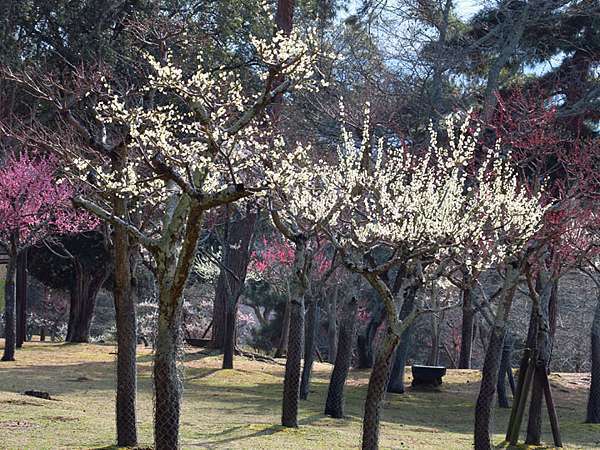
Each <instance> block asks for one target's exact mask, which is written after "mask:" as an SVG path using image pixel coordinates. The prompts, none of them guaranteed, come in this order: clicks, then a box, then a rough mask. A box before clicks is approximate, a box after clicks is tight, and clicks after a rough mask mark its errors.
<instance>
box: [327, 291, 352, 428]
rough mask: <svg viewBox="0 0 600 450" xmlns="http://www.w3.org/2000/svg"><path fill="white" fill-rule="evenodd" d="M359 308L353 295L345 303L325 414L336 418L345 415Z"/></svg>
mask: <svg viewBox="0 0 600 450" xmlns="http://www.w3.org/2000/svg"><path fill="white" fill-rule="evenodd" d="M357 310H358V301H357V300H356V298H355V297H352V298H351V299H350V300H349V301H348V302H347V303H346V304H345V305H344V310H343V313H342V323H341V325H340V333H339V337H338V348H337V352H336V356H335V364H334V366H333V371H332V372H331V379H330V380H329V388H328V390H327V401H326V403H325V414H327V415H329V416H331V417H334V418H336V419H341V418H342V417H344V385H345V384H346V378H347V377H348V370H349V369H350V362H351V361H352V349H353V348H354V338H355V336H356V328H357V326H356V322H357V320H356V312H357Z"/></svg>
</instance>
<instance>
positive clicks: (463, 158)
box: [274, 108, 543, 449]
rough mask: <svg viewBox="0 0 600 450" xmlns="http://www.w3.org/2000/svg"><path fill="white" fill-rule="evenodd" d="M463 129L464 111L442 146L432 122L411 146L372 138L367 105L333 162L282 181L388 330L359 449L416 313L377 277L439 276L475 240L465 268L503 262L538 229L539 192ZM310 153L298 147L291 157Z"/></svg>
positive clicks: (368, 442)
mask: <svg viewBox="0 0 600 450" xmlns="http://www.w3.org/2000/svg"><path fill="white" fill-rule="evenodd" d="M470 125H471V120H470V115H469V114H467V115H466V116H465V117H464V118H463V117H461V115H459V114H455V115H451V116H449V117H448V118H447V120H446V133H447V144H445V145H441V144H439V143H438V135H437V133H436V132H435V131H434V130H433V128H431V129H430V143H429V147H428V149H427V150H426V151H424V152H417V151H416V150H415V149H413V148H410V147H404V146H400V145H397V144H395V143H394V141H392V140H389V141H388V142H386V141H385V140H383V139H379V140H378V141H377V142H376V143H373V139H372V133H371V132H370V131H369V130H370V126H369V111H368V108H367V111H366V112H365V123H364V126H363V130H362V140H361V142H358V143H357V142H356V140H355V139H354V137H353V136H352V135H351V133H350V132H348V131H347V130H343V132H342V142H343V144H342V145H340V147H339V151H338V155H337V159H336V160H335V161H332V162H326V161H323V160H319V161H318V164H317V168H318V169H317V170H315V168H314V166H312V165H311V163H310V162H309V161H305V162H304V163H300V162H295V163H294V164H291V163H290V166H294V167H305V168H307V169H306V170H303V171H300V172H298V173H296V174H295V176H294V177H286V181H287V182H288V183H287V185H286V187H285V190H286V192H285V196H284V198H285V199H286V201H287V210H288V211H291V212H293V213H294V215H295V217H303V218H304V220H306V221H307V222H308V223H310V224H311V226H313V227H317V228H318V229H319V230H320V231H321V232H324V233H326V235H327V236H328V237H329V239H330V240H331V242H332V243H333V244H334V246H335V247H336V248H337V250H338V251H339V252H340V254H341V256H342V257H343V259H344V263H345V265H346V267H347V268H349V269H350V270H351V271H354V272H357V273H359V274H361V275H362V276H363V277H364V278H365V279H366V281H368V282H369V284H370V285H371V286H372V287H373V288H374V289H375V290H376V291H377V293H378V294H379V297H380V300H381V301H382V303H383V305H384V309H385V317H386V322H387V326H386V330H385V333H384V337H383V340H382V343H381V345H380V348H379V350H378V352H377V355H376V359H375V363H374V366H373V370H372V373H371V378H370V380H369V387H368V393H367V399H366V402H365V413H364V422H363V443H362V445H363V448H365V449H374V448H377V446H378V435H379V417H380V412H381V407H382V401H383V395H384V391H385V386H386V384H387V382H388V378H389V373H390V370H391V364H392V356H393V353H394V350H395V349H396V346H397V345H398V343H399V340H400V336H401V334H402V331H403V330H404V329H405V328H406V327H407V326H409V325H410V323H411V322H412V321H414V319H415V318H416V317H417V315H418V314H419V312H422V311H423V308H422V307H415V308H413V310H412V311H411V312H410V313H409V314H408V315H407V316H406V318H405V319H404V320H402V321H400V320H399V319H398V309H397V302H400V303H401V301H402V296H403V289H400V292H399V295H398V297H399V298H394V295H393V294H392V291H391V289H390V287H389V286H388V285H387V284H386V283H385V282H384V278H383V275H384V273H386V272H387V271H389V270H390V269H391V268H394V267H404V268H406V267H409V266H410V267H411V270H408V271H406V273H415V269H416V273H418V272H419V271H422V267H423V266H424V264H428V265H429V267H428V272H430V273H434V274H435V273H440V274H441V272H442V270H443V267H442V266H439V267H437V268H436V267H431V264H436V261H438V263H437V264H438V265H439V261H446V260H448V259H449V258H447V256H448V255H450V254H451V253H457V252H458V253H460V252H464V253H465V254H466V253H467V252H468V251H469V250H468V249H469V248H472V246H469V245H467V244H468V243H471V242H473V241H476V242H479V243H480V247H481V248H482V249H483V250H482V252H481V254H480V255H476V256H475V255H469V254H467V256H465V257H464V264H465V265H466V266H467V267H468V268H470V270H474V269H478V270H480V269H481V268H483V267H485V266H488V265H491V264H496V263H501V262H503V261H504V260H505V259H506V258H507V257H509V256H510V255H512V254H513V253H514V252H516V251H518V250H519V249H520V248H521V247H522V246H523V244H524V243H525V242H526V241H527V240H528V238H529V237H530V236H531V235H532V234H533V233H534V232H535V231H536V229H537V227H538V223H539V221H540V218H541V217H542V214H543V208H542V207H541V206H540V203H539V198H538V197H535V196H533V197H532V196H530V195H528V193H527V192H525V191H524V190H523V189H521V188H520V187H519V185H518V183H517V178H516V175H515V172H514V171H513V169H512V168H511V166H510V163H509V161H508V159H507V158H503V157H502V156H501V155H500V154H499V151H498V146H496V147H494V148H491V149H488V150H480V148H479V146H478V140H477V135H478V130H471V129H470ZM482 152H483V156H480V155H479V153H482ZM308 153H309V152H307V151H306V150H302V147H299V148H298V150H297V152H296V153H295V154H294V153H291V154H290V158H293V157H294V155H295V157H297V159H301V158H306V155H307V154H308ZM291 180H293V181H294V182H293V183H290V182H289V181H291ZM274 217H275V218H276V219H277V216H274ZM276 223H277V220H276ZM295 223H297V221H296V222H295ZM280 228H281V227H280ZM292 238H296V236H295V235H294V234H290V239H292ZM297 248H298V245H297ZM298 263H299V264H303V263H304V262H302V261H298ZM430 276H431V275H430ZM406 282H407V284H410V280H406Z"/></svg>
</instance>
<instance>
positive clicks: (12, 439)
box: [0, 341, 600, 449]
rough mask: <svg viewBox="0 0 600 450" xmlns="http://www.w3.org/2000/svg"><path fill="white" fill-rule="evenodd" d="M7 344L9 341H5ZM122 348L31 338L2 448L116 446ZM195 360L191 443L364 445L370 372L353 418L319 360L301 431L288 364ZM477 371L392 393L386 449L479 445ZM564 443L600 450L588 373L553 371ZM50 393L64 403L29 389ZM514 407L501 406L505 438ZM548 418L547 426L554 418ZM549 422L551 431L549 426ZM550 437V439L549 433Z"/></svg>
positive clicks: (146, 382)
mask: <svg viewBox="0 0 600 450" xmlns="http://www.w3.org/2000/svg"><path fill="white" fill-rule="evenodd" d="M1 345H2V343H1V341H0V347H1ZM114 350H115V349H114V347H113V346H108V345H107V346H99V345H87V344H80V345H64V344H40V343H29V344H25V347H24V348H23V349H22V350H20V351H19V352H18V354H17V356H18V361H17V362H15V363H0V364H1V365H0V448H8V449H57V448H69V449H73V448H107V446H108V448H110V445H111V444H112V443H113V442H114V419H113V399H114V375H113V367H114V358H115V356H114V354H111V353H112V352H114ZM188 350H189V352H188V354H187V356H186V363H185V370H184V372H183V376H184V378H185V394H184V403H183V414H182V418H181V422H182V442H183V448H207V447H208V448H276V449H283V448H285V449H300V448H356V447H357V446H358V444H359V442H360V432H361V426H360V415H361V411H362V402H363V400H364V395H365V390H366V389H365V388H366V382H367V377H368V373H367V372H366V371H353V372H352V373H351V378H350V380H349V389H348V399H347V413H348V418H347V419H344V420H333V419H330V418H327V417H324V416H323V414H322V407H323V402H324V397H325V395H326V388H327V377H328V374H329V370H330V366H329V365H327V364H317V367H316V374H315V375H316V376H315V380H314V381H315V383H314V385H313V392H312V393H311V395H310V398H309V400H308V401H306V402H302V403H301V410H300V422H301V424H302V425H301V427H300V428H299V429H282V428H281V427H279V426H278V425H276V424H277V423H278V422H279V414H280V398H281V397H280V396H281V380H282V374H283V367H282V366H279V365H274V364H265V363H258V362H253V361H249V360H247V359H244V358H238V359H236V362H235V363H236V369H235V370H219V369H218V368H219V359H218V358H217V357H213V356H205V355H202V354H199V353H195V352H194V351H192V350H191V349H188ZM150 360H151V357H150V354H149V352H148V351H147V350H144V349H141V348H140V395H139V403H138V407H139V424H140V441H141V443H142V444H144V445H149V444H150V443H151V441H152V425H151V424H152V393H151V390H150V386H151V384H150V370H151V364H150ZM478 377H479V375H478V372H477V371H449V375H448V376H447V377H446V379H445V380H446V382H445V384H444V385H443V388H442V391H441V392H437V393H423V392H412V393H408V394H405V395H392V396H389V398H388V402H387V403H386V409H385V411H384V416H383V423H382V431H381V432H382V436H381V444H382V447H383V448H418V449H433V448H444V449H468V448H471V442H472V438H471V423H472V414H473V413H472V411H473V404H474V400H475V396H476V391H477V387H478V383H477V380H478ZM553 386H554V392H555V394H556V400H557V403H558V406H559V410H558V411H559V415H560V418H561V426H562V431H563V440H564V441H565V444H566V446H567V447H568V448H600V425H586V424H582V423H581V419H582V418H583V417H584V407H585V396H586V384H585V382H582V377H581V376H579V375H569V374H561V375H553ZM26 389H38V390H44V391H48V392H50V394H51V395H52V396H53V397H55V398H56V401H47V400H38V399H35V398H31V397H25V396H23V395H20V394H19V392H22V391H24V390H26ZM507 416H508V413H507V412H506V411H501V410H496V413H495V424H494V425H495V430H496V432H497V433H498V434H497V435H496V441H497V442H498V443H499V442H500V441H501V440H502V438H501V435H502V434H503V432H504V429H505V425H506V422H507ZM546 423H547V422H546ZM544 428H548V427H547V426H545V427H544ZM544 437H545V439H546V440H550V437H549V436H548V435H545V436H544Z"/></svg>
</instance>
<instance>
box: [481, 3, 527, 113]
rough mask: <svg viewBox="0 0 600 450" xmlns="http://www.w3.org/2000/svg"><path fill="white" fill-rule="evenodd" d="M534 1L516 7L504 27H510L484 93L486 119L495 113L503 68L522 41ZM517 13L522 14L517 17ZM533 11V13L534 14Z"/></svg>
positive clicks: (493, 64)
mask: <svg viewBox="0 0 600 450" xmlns="http://www.w3.org/2000/svg"><path fill="white" fill-rule="evenodd" d="M531 3H532V2H527V3H525V6H524V7H523V8H520V9H514V10H513V14H514V16H512V17H511V18H510V19H511V20H508V21H506V23H505V25H504V27H510V28H507V29H505V30H504V34H505V36H506V37H505V38H504V40H503V41H500V42H502V45H503V46H502V47H501V48H500V49H498V56H497V57H496V59H495V60H494V62H493V63H492V64H491V66H490V69H489V71H488V74H487V83H486V86H485V93H484V108H483V111H484V119H485V120H486V121H489V120H490V119H491V118H492V116H493V113H494V110H495V108H496V104H497V102H498V100H497V98H496V92H497V91H498V86H499V84H500V74H501V72H502V69H503V68H504V66H505V65H506V63H507V62H508V60H509V58H510V57H511V56H512V55H513V53H514V51H515V49H516V48H517V46H518V45H519V42H520V41H521V37H522V36H523V31H524V30H525V27H526V24H527V21H528V20H529V17H530V9H531V8H530V5H531ZM517 14H520V15H519V16H518V17H517ZM534 14H535V13H533V14H532V15H534Z"/></svg>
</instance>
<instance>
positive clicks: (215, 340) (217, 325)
mask: <svg viewBox="0 0 600 450" xmlns="http://www.w3.org/2000/svg"><path fill="white" fill-rule="evenodd" d="M225 272H226V271H224V270H223V269H221V271H220V272H219V278H218V279H217V286H216V288H215V300H214V303H213V315H212V337H211V340H210V347H211V348H214V349H219V350H223V349H224V345H225V336H226V334H227V317H226V316H227V286H226V284H225V283H226V280H225V277H226V274H225Z"/></svg>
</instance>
